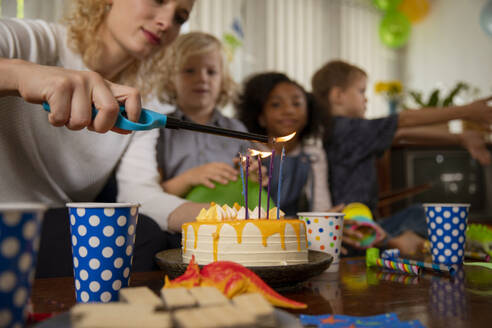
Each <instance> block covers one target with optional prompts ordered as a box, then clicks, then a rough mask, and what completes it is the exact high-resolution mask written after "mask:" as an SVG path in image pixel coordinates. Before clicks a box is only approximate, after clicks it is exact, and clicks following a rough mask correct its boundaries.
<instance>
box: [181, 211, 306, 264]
mask: <svg viewBox="0 0 492 328" xmlns="http://www.w3.org/2000/svg"><path fill="white" fill-rule="evenodd" d="M245 212H246V210H245V209H244V207H242V208H241V207H239V206H237V205H235V206H234V207H233V208H231V207H229V206H227V205H224V206H222V207H220V206H219V205H215V204H213V205H212V206H211V207H210V208H209V210H205V209H203V210H202V212H201V213H200V214H199V215H198V217H197V218H196V221H195V222H191V223H185V224H183V226H182V233H183V239H182V245H183V262H185V263H188V262H189V261H190V260H191V257H192V256H193V255H194V256H195V261H196V262H197V263H198V264H208V263H211V262H214V261H233V262H237V263H240V264H242V265H244V266H272V265H290V264H300V263H307V261H308V251H307V238H306V226H305V224H304V222H303V221H300V220H294V219H292V220H286V219H283V218H282V216H280V218H279V219H277V217H276V215H277V211H276V209H271V210H270V215H269V220H267V219H266V213H265V211H264V210H261V214H260V215H258V209H257V208H256V209H255V210H253V211H251V210H250V211H249V215H248V218H249V219H245V216H246V215H245ZM282 214H283V213H282ZM258 216H260V217H262V219H259V218H258Z"/></svg>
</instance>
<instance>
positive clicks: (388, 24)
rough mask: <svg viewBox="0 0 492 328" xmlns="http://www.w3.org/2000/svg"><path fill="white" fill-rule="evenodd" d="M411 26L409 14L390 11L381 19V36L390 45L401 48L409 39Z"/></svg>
mask: <svg viewBox="0 0 492 328" xmlns="http://www.w3.org/2000/svg"><path fill="white" fill-rule="evenodd" d="M411 28H412V26H411V24H410V20H408V18H407V16H405V15H404V14H402V13H400V12H398V11H390V12H387V13H386V15H384V17H383V19H382V20H381V24H380V25H379V37H380V39H381V41H382V42H383V44H385V45H387V46H388V47H390V48H399V47H401V46H403V45H404V44H405V43H406V42H407V41H408V38H409V37H410V31H411Z"/></svg>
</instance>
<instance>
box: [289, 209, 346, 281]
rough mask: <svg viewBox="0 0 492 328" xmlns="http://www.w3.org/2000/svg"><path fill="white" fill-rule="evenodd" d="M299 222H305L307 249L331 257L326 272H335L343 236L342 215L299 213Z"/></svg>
mask: <svg viewBox="0 0 492 328" xmlns="http://www.w3.org/2000/svg"><path fill="white" fill-rule="evenodd" d="M297 215H298V216H299V219H300V220H303V221H304V222H306V231H307V240H308V249H310V250H314V251H321V252H325V253H328V254H330V255H332V256H333V262H332V264H331V265H330V267H329V268H328V270H327V271H331V272H333V271H337V270H338V264H339V262H340V250H341V246H342V234H343V217H344V216H345V214H343V213H330V212H300V213H297Z"/></svg>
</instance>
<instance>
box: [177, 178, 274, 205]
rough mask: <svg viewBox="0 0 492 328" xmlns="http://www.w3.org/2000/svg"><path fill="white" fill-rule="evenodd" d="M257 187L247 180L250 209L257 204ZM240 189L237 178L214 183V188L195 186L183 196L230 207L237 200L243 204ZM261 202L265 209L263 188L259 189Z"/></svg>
mask: <svg viewBox="0 0 492 328" xmlns="http://www.w3.org/2000/svg"><path fill="white" fill-rule="evenodd" d="M259 189H260V187H259V184H258V183H257V182H253V181H251V180H249V182H248V207H249V208H250V209H254V208H255V207H256V206H258V200H259V199H258V196H259V194H258V192H259ZM242 191H243V186H242V182H241V179H237V180H236V181H230V182H229V183H228V184H225V185H223V184H220V183H216V184H215V188H213V189H211V188H208V187H205V186H204V185H199V186H196V187H194V188H193V189H192V190H191V191H190V192H189V193H188V194H187V195H186V197H185V198H186V199H187V200H190V201H192V202H197V203H210V202H215V203H217V204H219V205H224V204H227V205H229V206H231V207H232V206H233V205H234V203H236V202H237V203H238V204H239V205H241V206H244V197H243V193H242ZM261 204H262V207H263V209H265V210H266V208H267V193H266V191H265V190H264V189H262V191H261ZM274 206H275V203H274V202H273V200H272V199H271V198H270V208H272V207H274Z"/></svg>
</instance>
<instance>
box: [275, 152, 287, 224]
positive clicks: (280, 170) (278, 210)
mask: <svg viewBox="0 0 492 328" xmlns="http://www.w3.org/2000/svg"><path fill="white" fill-rule="evenodd" d="M284 156H285V147H283V146H282V154H281V155H280V169H279V172H278V191H277V219H278V218H279V217H280V191H281V190H282V166H283V160H284Z"/></svg>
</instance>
